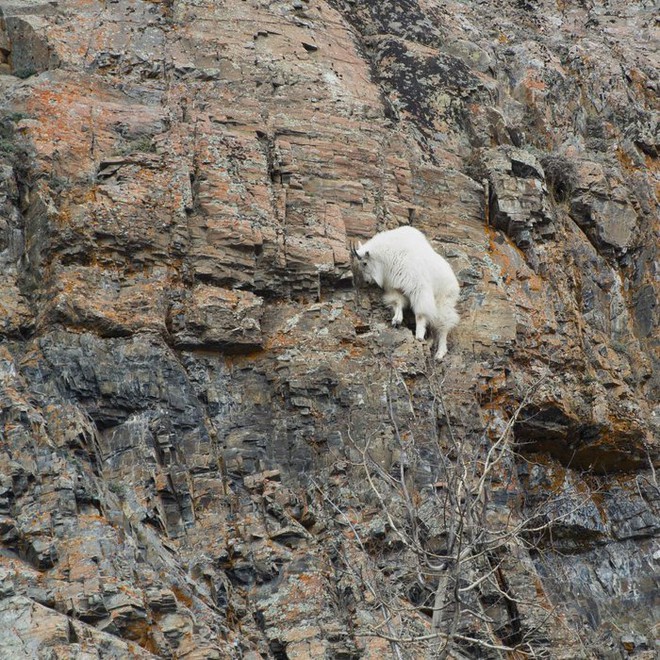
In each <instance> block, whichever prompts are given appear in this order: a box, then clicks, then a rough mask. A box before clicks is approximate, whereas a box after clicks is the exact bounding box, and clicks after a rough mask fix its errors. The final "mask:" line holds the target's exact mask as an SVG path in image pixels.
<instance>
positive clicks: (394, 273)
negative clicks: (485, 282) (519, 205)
mask: <svg viewBox="0 0 660 660" xmlns="http://www.w3.org/2000/svg"><path fill="white" fill-rule="evenodd" d="M352 253H353V255H354V257H356V258H357V260H358V262H359V267H360V271H361V273H362V276H363V278H364V280H365V282H368V283H369V282H375V283H376V284H377V285H378V286H379V287H381V288H382V289H384V290H385V295H384V296H383V301H384V302H385V304H386V305H388V306H389V307H391V308H392V309H393V311H394V316H393V317H392V325H399V324H400V323H401V322H402V321H403V310H404V308H405V307H407V306H408V305H410V307H411V308H412V310H413V312H414V314H415V323H416V329H415V337H416V338H417V339H422V340H423V339H424V337H425V336H426V328H427V325H428V326H429V327H430V329H431V333H432V335H433V340H434V344H435V343H436V342H437V350H436V354H435V359H436V360H441V359H442V358H443V357H444V356H445V354H446V353H447V334H448V333H449V331H450V330H451V329H452V328H453V327H454V326H455V325H456V324H457V323H458V321H459V316H458V314H457V312H456V302H457V300H458V295H459V284H458V280H457V279H456V275H454V271H453V270H452V268H451V266H450V265H449V264H448V263H447V262H446V261H445V259H443V258H442V257H441V256H440V255H439V254H438V253H437V252H436V251H435V250H434V249H433V248H432V247H431V244H430V243H429V242H428V241H427V240H426V237H425V236H424V234H422V232H421V231H419V230H418V229H415V228H414V227H398V228H397V229H392V230H391V231H384V232H381V233H380V234H376V235H375V236H374V237H373V238H372V239H370V240H369V241H367V242H366V243H365V244H364V245H362V244H359V245H358V248H357V249H355V248H353V249H352Z"/></svg>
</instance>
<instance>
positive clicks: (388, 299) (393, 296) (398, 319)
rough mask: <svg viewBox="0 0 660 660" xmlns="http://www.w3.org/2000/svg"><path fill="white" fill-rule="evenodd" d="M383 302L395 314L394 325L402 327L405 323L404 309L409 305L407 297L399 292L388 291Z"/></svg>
mask: <svg viewBox="0 0 660 660" xmlns="http://www.w3.org/2000/svg"><path fill="white" fill-rule="evenodd" d="M383 300H384V302H385V304H386V305H387V306H388V307H391V308H392V310H393V312H394V316H393V317H392V325H401V323H403V309H404V307H405V306H406V304H407V303H408V300H407V299H406V297H405V296H404V295H403V294H401V293H399V292H398V291H388V292H387V293H386V294H385V296H384V297H383Z"/></svg>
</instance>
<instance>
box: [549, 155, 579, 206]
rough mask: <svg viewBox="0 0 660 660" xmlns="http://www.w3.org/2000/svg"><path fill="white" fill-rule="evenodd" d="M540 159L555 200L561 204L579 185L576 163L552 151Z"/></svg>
mask: <svg viewBox="0 0 660 660" xmlns="http://www.w3.org/2000/svg"><path fill="white" fill-rule="evenodd" d="M540 160H541V165H542V166H543V171H544V172H545V180H546V182H547V184H548V188H549V189H550V192H551V193H552V196H553V197H554V198H555V201H556V202H558V203H560V204H561V203H562V202H566V201H568V200H569V199H570V198H571V195H572V194H573V191H574V190H575V187H576V185H577V172H576V170H575V165H574V163H573V162H572V161H570V160H569V159H568V158H566V156H562V155H560V154H552V153H550V154H546V155H545V156H542V157H541V159H540Z"/></svg>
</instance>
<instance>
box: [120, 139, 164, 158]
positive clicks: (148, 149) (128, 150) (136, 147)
mask: <svg viewBox="0 0 660 660" xmlns="http://www.w3.org/2000/svg"><path fill="white" fill-rule="evenodd" d="M133 153H146V154H153V153H156V145H155V144H154V141H153V138H152V137H151V136H150V135H144V136H142V137H139V138H136V139H134V140H131V141H129V142H127V143H126V144H125V145H123V146H122V147H121V148H119V149H118V150H117V155H118V156H127V155H128V154H133Z"/></svg>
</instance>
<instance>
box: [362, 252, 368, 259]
mask: <svg viewBox="0 0 660 660" xmlns="http://www.w3.org/2000/svg"><path fill="white" fill-rule="evenodd" d="M362 258H363V259H368V258H369V250H367V251H366V252H365V253H364V254H363V255H362Z"/></svg>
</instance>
